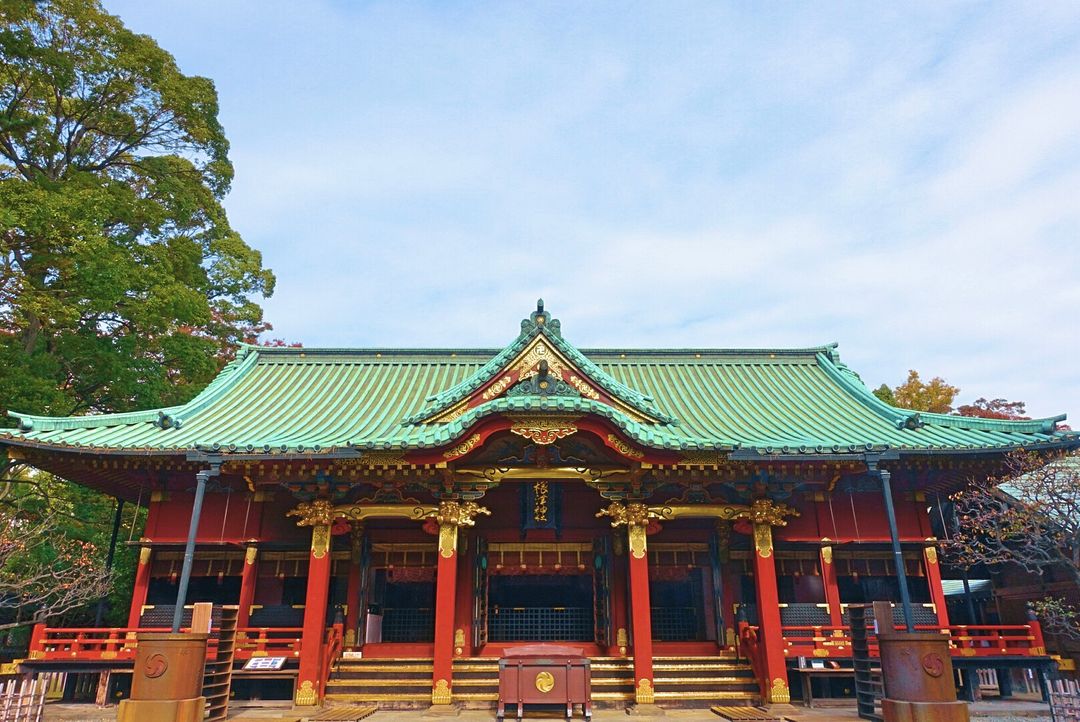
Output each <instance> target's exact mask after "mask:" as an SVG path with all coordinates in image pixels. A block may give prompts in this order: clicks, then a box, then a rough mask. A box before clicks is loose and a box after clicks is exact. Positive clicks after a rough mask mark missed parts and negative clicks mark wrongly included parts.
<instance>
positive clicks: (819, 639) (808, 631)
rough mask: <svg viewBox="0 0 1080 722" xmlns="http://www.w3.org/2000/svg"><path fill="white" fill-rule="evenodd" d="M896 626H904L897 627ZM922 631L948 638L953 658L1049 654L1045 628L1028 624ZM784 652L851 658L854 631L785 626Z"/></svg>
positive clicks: (872, 638) (873, 642)
mask: <svg viewBox="0 0 1080 722" xmlns="http://www.w3.org/2000/svg"><path fill="white" fill-rule="evenodd" d="M897 629H903V628H902V627H897ZM915 629H916V631H919V632H941V633H942V634H945V635H947V636H948V638H949V648H950V649H951V650H952V655H953V656H954V657H1004V656H1009V657H1042V656H1045V655H1046V644H1045V642H1044V641H1043V636H1042V629H1041V627H1040V626H1039V623H1038V622H1037V621H1032V622H1029V623H1028V624H1016V625H1003V624H979V625H975V624H970V625H969V624H961V625H954V626H950V627H934V626H916V627H915ZM783 634H784V654H785V656H786V657H787V658H788V659H792V658H795V657H807V658H822V657H850V656H851V633H850V630H849V629H848V628H847V627H828V626H792V625H787V626H784V627H783ZM877 653H878V648H877V637H876V636H874V635H871V636H870V654H871V655H874V656H876V655H877Z"/></svg>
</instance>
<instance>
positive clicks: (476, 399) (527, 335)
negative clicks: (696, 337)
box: [409, 300, 674, 424]
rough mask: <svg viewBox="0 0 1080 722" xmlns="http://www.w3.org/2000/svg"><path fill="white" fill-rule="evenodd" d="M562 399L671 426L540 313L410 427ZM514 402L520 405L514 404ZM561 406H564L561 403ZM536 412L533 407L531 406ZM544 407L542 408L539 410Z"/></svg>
mask: <svg viewBox="0 0 1080 722" xmlns="http://www.w3.org/2000/svg"><path fill="white" fill-rule="evenodd" d="M549 397H564V398H566V399H568V400H569V401H571V402H572V403H573V404H574V407H573V409H570V408H567V409H566V410H574V411H585V412H587V411H588V402H596V403H600V404H604V405H606V406H611V407H613V408H615V409H617V410H618V411H619V412H620V413H621V414H623V415H624V416H626V417H629V418H630V419H631V420H633V421H635V422H638V423H660V424H667V423H673V422H674V420H673V419H671V418H670V417H667V416H666V415H664V414H663V413H662V412H660V411H659V410H658V409H656V408H655V407H654V406H653V404H652V399H651V398H649V397H648V396H645V395H644V394H642V393H640V392H639V391H636V390H634V389H631V388H629V387H627V386H625V385H624V384H622V383H620V382H619V381H618V380H616V379H615V378H613V377H611V376H609V375H608V374H607V373H605V372H604V371H603V370H602V369H600V367H598V366H596V365H595V364H593V363H592V362H591V361H590V360H589V359H588V358H586V357H585V356H584V355H583V354H581V352H579V351H578V350H577V349H575V348H574V347H573V346H571V345H570V344H568V343H567V342H566V341H565V340H564V339H563V338H562V328H561V325H560V324H559V321H558V319H554V318H552V317H551V314H550V313H548V312H547V311H545V310H544V303H543V301H542V300H541V301H539V302H538V303H537V308H536V311H534V312H533V313H531V314H530V315H529V318H527V319H525V320H523V321H522V322H521V335H520V336H518V338H517V339H516V340H515V341H514V343H512V344H510V346H508V347H506V348H505V349H503V351H502V352H500V353H499V354H498V355H496V356H495V357H494V358H493V359H492V360H491V361H490V362H489V363H488V364H486V365H485V366H484V367H483V368H481V369H480V370H479V371H477V373H476V374H474V375H473V376H472V377H470V378H469V379H466V380H465V381H463V382H461V383H460V384H458V385H457V386H455V387H453V388H450V389H447V390H446V391H443V392H441V393H439V394H436V395H435V396H433V397H431V398H430V399H428V401H429V402H433V403H434V408H431V407H429V410H428V412H427V413H426V414H424V413H421V414H418V415H417V416H415V417H413V418H411V419H410V420H409V421H411V422H412V423H451V422H453V421H457V420H458V419H460V418H461V417H462V416H464V415H465V414H467V413H469V412H470V411H472V410H473V409H476V408H478V407H480V406H483V405H485V404H492V403H493V402H497V401H499V400H500V399H504V398H505V399H506V400H507V402H509V403H507V404H505V405H504V406H502V407H499V408H493V411H495V412H501V411H511V412H512V411H514V410H515V409H516V410H518V411H520V410H521V406H520V402H521V401H523V400H527V399H534V398H535V399H539V400H541V403H543V399H545V398H549ZM514 402H518V405H516V406H515V405H514ZM560 403H562V402H560ZM534 408H537V407H534ZM539 408H543V407H539Z"/></svg>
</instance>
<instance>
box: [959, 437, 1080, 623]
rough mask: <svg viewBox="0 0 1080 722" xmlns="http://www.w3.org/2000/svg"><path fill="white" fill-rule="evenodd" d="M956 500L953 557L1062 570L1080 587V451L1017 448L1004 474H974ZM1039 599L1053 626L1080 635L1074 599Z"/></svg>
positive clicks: (1040, 571)
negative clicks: (1054, 453) (1051, 453)
mask: <svg viewBox="0 0 1080 722" xmlns="http://www.w3.org/2000/svg"><path fill="white" fill-rule="evenodd" d="M953 502H954V504H955V510H956V516H957V520H958V529H957V531H956V533H955V534H954V535H952V536H951V538H949V539H947V540H946V541H945V542H944V550H945V552H946V558H947V559H948V560H949V561H950V562H951V563H952V564H954V565H956V566H959V567H964V568H970V567H972V566H976V565H986V566H989V567H992V568H1001V567H1003V566H1007V565H1015V566H1017V567H1019V568H1020V569H1023V570H1024V571H1026V572H1028V573H1030V574H1034V575H1036V576H1039V577H1046V576H1055V577H1062V578H1064V579H1066V580H1068V581H1069V582H1070V583H1071V584H1072V585H1073V586H1074V587H1075V588H1077V589H1080V456H1077V455H1073V456H1063V457H1057V458H1053V459H1051V460H1049V461H1047V459H1046V458H1045V457H1042V456H1040V455H1038V454H1034V453H1030V452H1017V453H1014V454H1012V455H1010V456H1009V457H1008V458H1007V460H1006V470H1005V473H1004V474H1003V475H1001V476H999V477H994V478H990V479H985V480H980V479H976V480H973V481H972V482H971V483H970V484H969V485H968V487H967V488H966V489H964V490H963V491H961V492H958V493H957V494H955V495H954V496H953ZM1033 605H1034V607H1035V609H1036V612H1037V613H1038V614H1039V616H1040V619H1042V621H1043V623H1044V624H1046V625H1047V628H1048V629H1049V630H1050V631H1052V632H1055V633H1057V634H1067V635H1069V636H1074V637H1080V615H1078V612H1077V610H1076V608H1075V607H1074V606H1073V605H1072V604H1071V600H1069V599H1066V598H1064V597H1061V596H1055V595H1047V596H1046V597H1045V598H1043V599H1041V600H1033Z"/></svg>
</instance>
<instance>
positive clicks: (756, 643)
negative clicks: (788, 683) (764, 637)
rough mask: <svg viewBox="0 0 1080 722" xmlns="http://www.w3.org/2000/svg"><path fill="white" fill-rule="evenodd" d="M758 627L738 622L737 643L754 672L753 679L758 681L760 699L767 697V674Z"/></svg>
mask: <svg viewBox="0 0 1080 722" xmlns="http://www.w3.org/2000/svg"><path fill="white" fill-rule="evenodd" d="M759 632H760V629H759V628H758V627H756V626H754V625H752V624H747V623H746V622H739V645H740V646H741V647H742V649H741V650H740V654H743V655H746V659H747V660H748V661H749V662H750V669H752V670H753V672H754V679H756V680H757V683H758V691H759V693H760V694H761V699H762V700H767V699H769V675H768V674H767V673H766V669H765V652H764V650H763V649H762V646H761V640H760V639H759V638H758V634H759Z"/></svg>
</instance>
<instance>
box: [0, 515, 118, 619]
mask: <svg viewBox="0 0 1080 722" xmlns="http://www.w3.org/2000/svg"><path fill="white" fill-rule="evenodd" d="M110 582H111V575H110V574H109V573H108V572H107V571H106V570H105V568H104V565H103V564H102V563H101V560H100V559H99V555H98V554H97V550H96V549H95V547H94V545H93V544H91V543H89V542H84V541H79V540H77V539H72V538H70V537H68V536H66V535H65V534H63V532H62V530H61V528H60V526H59V525H58V524H57V523H56V520H55V519H54V518H53V517H51V516H49V517H41V518H34V517H32V516H27V515H20V514H17V513H12V512H10V511H7V510H3V511H0V612H7V614H3V617H4V618H5V619H4V620H3V621H0V630H5V629H12V628H14V627H21V626H25V625H28V624H35V623H37V622H42V621H45V620H46V619H48V618H50V617H55V616H59V615H61V614H64V613H65V612H68V611H71V610H73V609H76V608H77V607H81V606H82V605H84V604H86V603H88V602H93V601H96V600H98V599H100V598H101V597H103V596H104V595H105V594H106V593H108V590H109V585H110Z"/></svg>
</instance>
